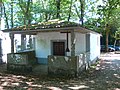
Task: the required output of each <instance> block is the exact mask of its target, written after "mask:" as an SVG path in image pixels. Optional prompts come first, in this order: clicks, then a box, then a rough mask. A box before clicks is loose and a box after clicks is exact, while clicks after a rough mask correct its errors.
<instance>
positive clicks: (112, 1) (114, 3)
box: [99, 0, 120, 51]
mask: <svg viewBox="0 0 120 90" xmlns="http://www.w3.org/2000/svg"><path fill="white" fill-rule="evenodd" d="M104 3H105V5H103V6H101V5H100V6H99V14H100V16H102V18H103V21H104V23H105V26H104V30H105V33H106V51H108V37H109V34H110V28H111V26H112V25H113V24H114V23H115V22H114V15H115V12H114V11H115V10H117V9H118V8H120V1H119V0H105V1H104ZM113 12H114V13H113ZM115 21H116V20H115Z"/></svg>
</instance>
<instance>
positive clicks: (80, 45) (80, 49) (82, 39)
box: [75, 32, 86, 56]
mask: <svg viewBox="0 0 120 90" xmlns="http://www.w3.org/2000/svg"><path fill="white" fill-rule="evenodd" d="M75 38H76V41H75V55H76V56H77V55H80V54H81V53H85V52H86V36H85V34H81V33H78V32H76V33H75Z"/></svg>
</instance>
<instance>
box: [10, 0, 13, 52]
mask: <svg viewBox="0 0 120 90" xmlns="http://www.w3.org/2000/svg"><path fill="white" fill-rule="evenodd" d="M11 28H13V0H11ZM10 38H11V53H14V34H12V33H10Z"/></svg>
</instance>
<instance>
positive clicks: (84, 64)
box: [48, 53, 91, 76]
mask: <svg viewBox="0 0 120 90" xmlns="http://www.w3.org/2000/svg"><path fill="white" fill-rule="evenodd" d="M90 63H91V62H90V60H89V53H85V54H80V55H79V56H52V55H50V56H48V74H57V75H72V76H78V75H79V74H80V73H82V71H83V70H87V69H88V68H89V66H90Z"/></svg>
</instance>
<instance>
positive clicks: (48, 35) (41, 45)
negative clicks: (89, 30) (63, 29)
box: [35, 32, 86, 64]
mask: <svg viewBox="0 0 120 90" xmlns="http://www.w3.org/2000/svg"><path fill="white" fill-rule="evenodd" d="M75 34H76V37H75V38H76V42H75V43H76V45H75V47H76V48H75V51H76V52H75V54H76V55H79V54H80V53H82V52H85V50H86V49H85V47H86V46H85V34H81V33H75ZM59 40H60V41H61V40H63V41H65V42H66V34H65V33H60V32H43V33H39V34H37V35H36V48H35V51H36V57H37V58H38V61H39V63H43V64H47V57H48V55H51V54H52V53H51V52H52V51H51V47H52V46H51V41H59ZM68 45H69V49H70V51H71V35H70V33H69V44H68ZM66 55H67V56H70V55H71V52H68V53H66Z"/></svg>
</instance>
